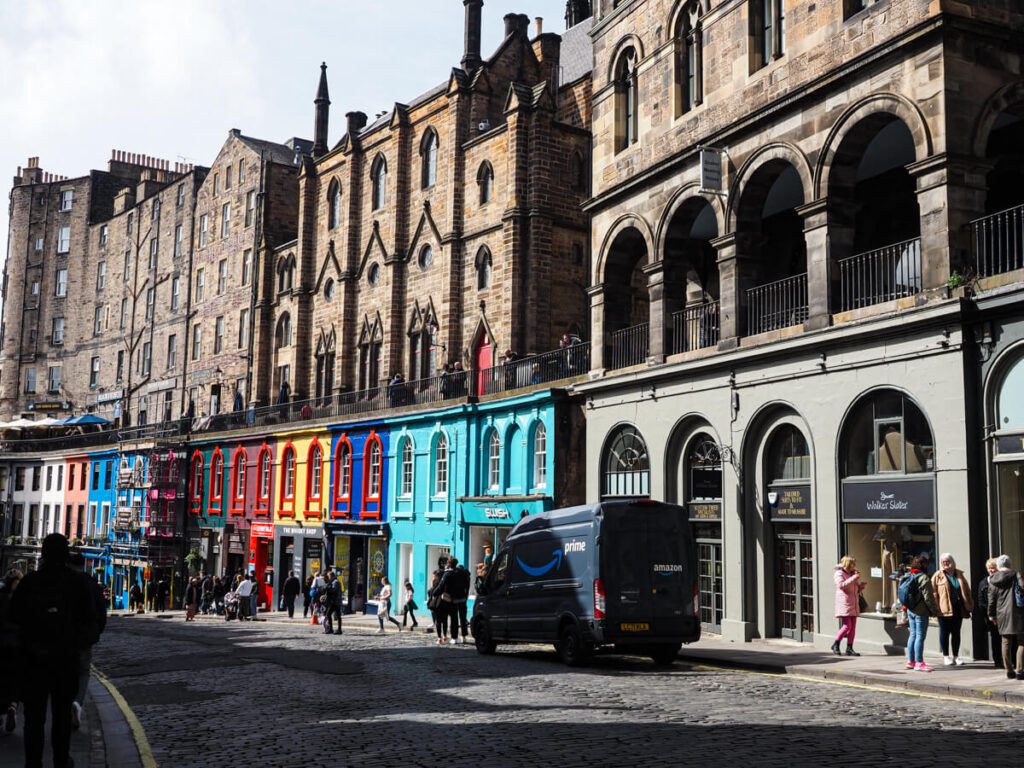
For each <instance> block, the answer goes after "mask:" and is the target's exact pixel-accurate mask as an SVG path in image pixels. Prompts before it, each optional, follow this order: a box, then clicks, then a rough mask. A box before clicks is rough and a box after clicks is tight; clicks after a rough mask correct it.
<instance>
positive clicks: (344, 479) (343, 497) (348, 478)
mask: <svg viewBox="0 0 1024 768" xmlns="http://www.w3.org/2000/svg"><path fill="white" fill-rule="evenodd" d="M351 494H352V444H351V443H350V442H349V441H348V438H345V437H342V438H341V439H340V440H338V445H337V447H336V448H335V451H334V499H335V501H348V500H349V497H350V496H351Z"/></svg>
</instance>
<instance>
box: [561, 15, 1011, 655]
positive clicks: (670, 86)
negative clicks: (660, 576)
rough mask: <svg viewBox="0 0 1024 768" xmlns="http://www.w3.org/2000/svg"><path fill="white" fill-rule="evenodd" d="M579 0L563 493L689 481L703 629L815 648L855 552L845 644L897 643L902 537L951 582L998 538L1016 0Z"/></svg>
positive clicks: (906, 549) (680, 495)
mask: <svg viewBox="0 0 1024 768" xmlns="http://www.w3.org/2000/svg"><path fill="white" fill-rule="evenodd" d="M595 13H596V14H597V17H598V18H597V20H596V22H595V25H594V28H593V32H592V36H593V41H594V53H595V64H594V78H593V88H594V98H593V115H594V117H593V126H594V127H593V131H594V151H593V183H594V190H593V197H592V198H591V199H590V200H589V201H588V202H587V203H586V210H587V211H588V212H589V213H590V214H591V216H592V225H591V234H592V243H593V256H592V271H591V280H590V283H591V285H590V289H589V290H590V296H591V330H592V340H593V351H592V360H593V368H592V372H591V375H592V381H591V382H589V383H587V384H584V385H580V386H579V387H577V390H578V391H579V392H580V393H582V394H583V395H585V396H586V397H587V399H588V411H587V422H588V425H587V443H588V447H587V463H588V464H589V465H590V466H593V467H597V468H598V471H596V472H594V473H592V474H590V475H588V478H587V485H588V489H587V490H588V492H587V496H588V498H591V499H594V498H610V497H615V496H623V495H650V496H653V497H656V498H665V499H666V500H668V501H674V502H678V503H681V504H688V505H689V506H690V511H691V517H692V518H693V519H694V520H695V521H696V523H697V526H698V535H699V559H700V568H701V578H700V602H699V610H700V614H701V617H702V621H703V622H704V625H705V628H706V629H709V630H712V631H716V632H721V633H722V634H723V635H724V636H726V637H728V638H730V639H734V640H749V639H750V638H752V637H766V636H767V637H772V636H780V635H781V636H787V637H792V638H795V639H798V640H803V641H813V642H814V643H816V644H818V645H819V646H822V647H827V646H828V645H830V644H831V642H832V639H833V636H834V632H835V628H836V625H835V624H834V623H833V622H834V619H833V613H832V607H833V606H832V595H833V591H834V586H833V579H832V570H833V565H834V564H835V563H836V562H838V559H839V558H840V556H842V555H845V554H851V555H853V556H854V557H856V558H857V560H858V565H859V568H860V570H861V573H862V574H863V577H864V580H865V582H866V584H867V590H866V592H865V595H866V597H867V600H868V603H869V611H868V612H867V615H866V616H864V617H862V622H861V625H860V626H859V627H858V635H857V637H858V644H860V643H864V644H868V643H871V644H878V645H888V644H896V645H899V644H902V642H904V640H905V634H904V630H902V629H899V628H897V627H896V626H895V620H894V619H895V617H894V615H893V613H892V611H891V609H892V605H893V603H894V601H895V588H894V585H895V581H894V580H893V579H891V578H890V577H891V576H892V575H893V574H894V572H895V571H896V569H898V567H899V566H900V564H901V563H905V562H906V561H907V560H909V558H910V557H912V556H916V555H921V554H926V555H929V556H930V557H931V559H932V562H933V563H935V562H936V560H937V555H938V553H940V552H943V551H949V552H952V553H954V554H955V556H956V558H957V561H958V564H959V566H960V567H961V568H963V569H964V570H965V572H967V574H968V575H969V578H971V579H972V580H973V579H977V578H979V577H980V576H982V575H983V570H984V569H983V563H984V560H985V558H986V557H987V556H989V555H990V554H991V553H992V552H993V551H998V550H1000V549H1008V550H1013V551H1017V552H1019V551H1020V550H1021V543H1020V532H1019V528H1018V527H1017V526H1016V525H1015V524H1013V525H1010V526H1008V525H1007V523H1006V521H1007V520H1010V518H1012V517H1013V514H1014V513H1013V512H1012V509H1018V510H1019V509H1020V506H1019V504H1020V501H1019V500H1020V498H1021V497H1022V492H1021V489H1020V488H1019V483H1018V484H1017V486H1014V487H1013V488H1009V489H1008V490H1007V488H1008V486H1007V485H1006V484H1005V483H1004V485H1003V486H998V487H997V486H996V485H995V484H994V482H992V481H994V480H995V479H996V478H997V477H1003V478H1004V479H1005V478H1007V477H1010V475H1011V474H1012V473H1007V472H1006V471H1005V470H1006V467H1009V466H1011V464H1012V462H1013V461H1014V460H1019V459H1020V457H1021V452H1020V451H1019V450H1018V451H1017V452H1011V454H1010V455H1009V456H1004V457H1002V459H1001V460H1002V461H1004V462H1010V463H1007V464H998V463H994V464H993V465H992V468H991V470H989V469H988V468H987V467H986V466H985V465H984V459H985V456H986V455H990V456H993V455H994V459H993V461H994V462H998V461H1000V457H999V455H998V451H996V448H995V446H994V445H993V444H992V437H993V436H992V427H991V425H992V423H993V422H992V421H991V420H990V419H993V418H994V417H996V416H997V414H1001V413H1003V412H1004V411H1006V418H1007V421H1006V425H1005V427H1006V429H1007V430H1008V431H1011V432H1012V431H1013V430H1014V429H1016V430H1017V431H1020V430H1021V429H1022V428H1024V421H1022V419H1021V418H1020V414H1019V413H1018V412H1017V411H1016V410H1013V409H1012V408H1010V409H1009V410H1007V409H1008V408H1009V405H1008V402H1009V401H1008V400H1007V399H1006V398H1005V397H1003V398H1002V399H1000V395H999V393H1000V391H1001V390H1000V387H1004V386H1006V382H1011V383H1012V382H1013V381H1017V380H1019V377H1020V373H1019V371H1018V369H1017V368H1015V367H1014V365H1015V362H1014V361H1016V360H1018V359H1019V357H1020V354H1021V352H1020V347H1019V344H1016V343H1015V342H1011V340H1012V339H1015V338H1017V337H1018V336H1019V329H1018V330H1016V331H1014V330H1011V329H1010V327H1009V326H1008V325H1007V323H1009V321H1010V319H1012V317H1013V314H1014V312H1013V310H1012V309H1011V307H1012V306H1014V305H1016V306H1017V307H1018V310H1017V316H1018V317H1019V306H1020V305H1019V301H1020V296H1021V290H1022V282H1021V281H1022V278H1024V272H1022V268H1024V248H1022V247H1021V245H1020V244H1021V242H1022V241H1021V239H1020V234H1021V232H1022V226H1024V224H1022V222H1024V214H1022V211H1024V208H1022V207H1021V203H1024V192H1022V190H1024V186H1022V184H1021V182H1022V180H1024V179H1022V170H1024V165H1022V163H1021V155H1020V149H1019V148H1020V146H1021V141H1022V140H1024V119H1022V118H1024V78H1022V75H1024V73H1022V68H1024V49H1022V47H1021V43H1020V41H1021V40H1022V39H1024V37H1022V35H1021V32H1022V31H1024V14H1022V12H1021V8H1020V6H1019V4H1017V3H1013V2H1009V1H1008V0H992V1H991V2H978V3H963V2H955V1H953V0H949V1H946V0H942V1H940V2H926V1H925V0H844V1H843V2H833V3H820V2H818V3H815V2H808V1H806V0H785V2H783V1H782V0H726V1H725V2H715V3H712V2H707V1H706V0H671V1H670V0H646V1H644V0H624V1H618V2H612V1H611V0H601V2H599V3H597V7H596V8H595ZM979 311H980V312H988V313H990V314H989V315H988V316H987V317H986V318H985V319H986V320H988V321H989V324H988V325H987V326H986V325H985V323H984V322H980V323H978V324H977V325H975V324H974V322H975V320H976V319H978V318H977V313H978V312H979ZM1004 329H1005V332H1004ZM997 341H998V342H999V343H997ZM1014 350H1015V351H1014ZM994 351H995V352H997V353H1006V356H1005V357H1004V359H1003V361H1002V363H1001V364H995V365H986V367H985V369H984V370H983V371H979V369H978V361H979V359H982V360H988V359H989V357H990V356H992V354H993V352H994ZM1022 370H1024V369H1022ZM1015 371H1016V373H1014V372H1015ZM983 390H984V391H985V392H986V395H985V397H986V400H985V403H986V404H985V406H984V408H980V407H979V406H978V399H979V392H981V391H983ZM1000 408H1001V409H1002V410H1000ZM986 424H987V425H989V426H987V427H986V426H985V425H986ZM996 437H998V435H996ZM1009 447H1011V446H1009V441H1008V442H1007V448H1009ZM989 472H991V478H990V477H989ZM1007 493H1008V494H1009V496H1006V494H1007ZM1014 493H1016V496H1014ZM1000 494H1003V496H1004V498H1003V500H1002V503H1003V506H1004V507H1005V509H1003V511H1002V512H1001V513H1000V512H999V511H998V509H996V508H995V507H998V504H999V499H1000ZM1014 505H1016V506H1014ZM990 510H992V511H990ZM1000 514H1002V520H1003V522H1002V524H1001V523H1000ZM933 567H934V566H933ZM972 583H973V581H972ZM933 634H934V633H933ZM969 634H970V633H969V632H967V633H966V635H969ZM976 640H977V638H976ZM929 642H930V643H931V642H935V639H934V638H929ZM965 645H966V646H967V647H966V649H965V651H964V655H969V654H970V653H971V651H972V648H973V650H974V651H975V652H977V653H978V654H979V655H980V654H981V653H983V650H982V648H983V644H982V643H981V642H980V641H979V642H977V643H975V644H973V645H972V644H971V642H970V640H966V639H965Z"/></svg>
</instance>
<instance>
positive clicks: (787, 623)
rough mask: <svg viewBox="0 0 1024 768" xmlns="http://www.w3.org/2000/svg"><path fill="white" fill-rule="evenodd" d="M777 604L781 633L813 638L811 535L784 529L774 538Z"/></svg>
mask: <svg viewBox="0 0 1024 768" xmlns="http://www.w3.org/2000/svg"><path fill="white" fill-rule="evenodd" d="M775 573H776V592H777V594H778V596H779V597H778V604H777V606H778V607H777V610H776V622H777V627H778V630H779V634H780V635H781V636H782V637H788V638H792V639H793V640H796V641H798V642H811V641H812V640H813V639H814V554H813V552H812V548H811V537H810V536H809V535H801V533H798V532H795V531H790V530H782V531H778V532H777V539H776V541H775Z"/></svg>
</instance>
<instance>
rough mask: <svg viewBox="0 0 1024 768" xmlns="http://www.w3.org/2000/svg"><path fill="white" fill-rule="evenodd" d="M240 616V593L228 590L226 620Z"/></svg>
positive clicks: (225, 607)
mask: <svg viewBox="0 0 1024 768" xmlns="http://www.w3.org/2000/svg"><path fill="white" fill-rule="evenodd" d="M237 618H238V594H237V593H235V592H228V593H226V594H225V595H224V621H231V620H232V619H237Z"/></svg>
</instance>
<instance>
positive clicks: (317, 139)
mask: <svg viewBox="0 0 1024 768" xmlns="http://www.w3.org/2000/svg"><path fill="white" fill-rule="evenodd" d="M313 104H315V105H316V120H315V121H314V125H313V157H320V156H321V155H326V154H327V123H328V117H329V115H330V109H331V98H330V95H329V94H328V92H327V62H323V63H322V64H321V65H320V84H319V85H318V86H317V89H316V98H315V99H313Z"/></svg>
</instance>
